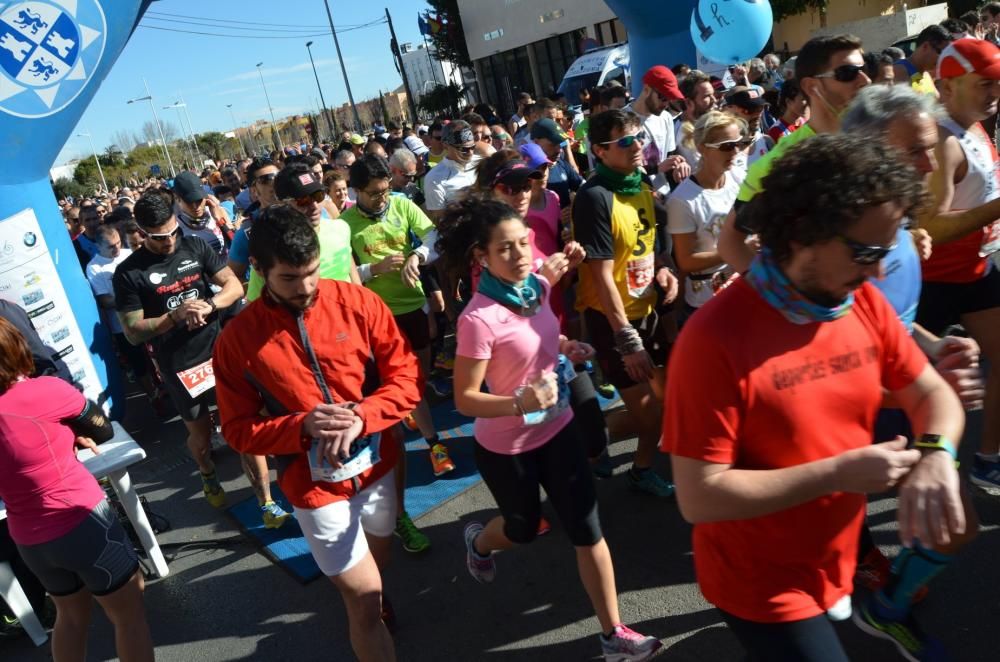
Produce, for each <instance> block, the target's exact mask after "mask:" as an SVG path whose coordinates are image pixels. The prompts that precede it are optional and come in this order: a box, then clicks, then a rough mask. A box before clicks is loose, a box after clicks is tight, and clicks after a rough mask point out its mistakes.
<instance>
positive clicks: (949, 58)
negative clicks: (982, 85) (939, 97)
mask: <svg viewBox="0 0 1000 662" xmlns="http://www.w3.org/2000/svg"><path fill="white" fill-rule="evenodd" d="M965 74H979V75H980V76H982V77H983V78H989V79H990V80H1000V48H997V47H996V46H995V45H994V44H993V43H991V42H989V41H986V40H985V39H972V38H966V39H958V40H956V41H953V42H951V43H950V44H948V46H947V48H945V49H944V50H943V51H941V55H940V57H938V65H937V78H938V79H939V80H940V79H942V78H958V77H959V76H964V75H965Z"/></svg>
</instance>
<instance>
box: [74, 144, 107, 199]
mask: <svg viewBox="0 0 1000 662" xmlns="http://www.w3.org/2000/svg"><path fill="white" fill-rule="evenodd" d="M76 135H78V136H86V137H87V139H88V140H89V141H90V151H91V152H93V153H94V163H96V164H97V174H99V175H100V176H101V184H103V185H104V190H105V191H109V190H110V189H108V182H107V180H106V179H104V170H102V169H101V160H100V159H99V158H97V150H96V149H94V137H93V136H91V135H90V132H89V131H88V132H86V133H78V134H76Z"/></svg>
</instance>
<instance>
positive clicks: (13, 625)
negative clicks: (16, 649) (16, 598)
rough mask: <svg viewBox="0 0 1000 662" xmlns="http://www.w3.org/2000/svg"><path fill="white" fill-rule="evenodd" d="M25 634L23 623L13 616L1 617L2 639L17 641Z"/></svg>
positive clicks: (0, 633) (0, 636) (0, 637)
mask: <svg viewBox="0 0 1000 662" xmlns="http://www.w3.org/2000/svg"><path fill="white" fill-rule="evenodd" d="M22 634H24V628H22V627H21V621H19V620H18V619H16V618H15V617H13V616H8V615H7V614H4V615H3V616H0V639H16V638H17V637H20V636H21V635H22Z"/></svg>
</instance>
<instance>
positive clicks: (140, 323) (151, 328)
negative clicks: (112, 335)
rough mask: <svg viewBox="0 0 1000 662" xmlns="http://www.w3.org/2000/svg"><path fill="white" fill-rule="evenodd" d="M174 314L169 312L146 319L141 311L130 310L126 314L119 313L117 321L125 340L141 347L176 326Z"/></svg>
mask: <svg viewBox="0 0 1000 662" xmlns="http://www.w3.org/2000/svg"><path fill="white" fill-rule="evenodd" d="M176 312H177V311H171V312H169V313H165V314H163V315H160V316H159V317H151V318H146V317H144V316H143V313H142V311H141V310H130V311H128V312H126V313H123V312H120V311H119V312H118V319H119V321H121V323H122V331H124V332H125V339H126V340H128V341H129V342H130V343H132V344H133V345H141V344H143V343H144V342H146V341H148V340H150V339H151V338H155V337H156V336H159V335H163V334H164V333H166V332H167V331H169V330H170V329H172V328H174V327H175V326H177V322H176V321H175V320H174V317H173V313H176Z"/></svg>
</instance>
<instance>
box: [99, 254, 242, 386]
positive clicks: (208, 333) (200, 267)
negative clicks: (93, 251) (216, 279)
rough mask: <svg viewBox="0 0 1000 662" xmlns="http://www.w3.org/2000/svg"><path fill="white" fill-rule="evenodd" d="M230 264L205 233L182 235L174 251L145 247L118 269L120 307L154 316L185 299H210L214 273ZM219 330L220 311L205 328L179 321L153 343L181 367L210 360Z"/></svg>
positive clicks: (167, 362) (166, 363)
mask: <svg viewBox="0 0 1000 662" xmlns="http://www.w3.org/2000/svg"><path fill="white" fill-rule="evenodd" d="M225 266H226V263H225V262H223V260H222V257H221V256H220V255H219V254H218V253H216V252H215V251H213V250H212V249H211V248H210V247H209V245H208V244H207V243H205V242H204V241H203V240H202V239H200V238H199V237H192V236H184V237H181V239H180V240H179V241H178V242H177V250H175V251H174V252H173V253H172V254H170V255H157V254H155V253H153V252H151V251H148V250H146V249H145V248H140V249H139V250H137V251H135V252H134V253H132V255H130V256H128V257H127V258H125V261H124V262H122V263H121V264H120V265H118V268H117V269H116V270H115V275H114V279H113V281H112V282H113V284H114V289H115V308H116V309H117V310H118V311H119V312H121V313H127V312H131V311H134V310H141V311H142V313H143V316H144V317H147V318H153V317H159V316H160V315H163V314H165V313H167V312H168V311H171V310H173V309H174V308H177V307H179V306H180V305H181V303H183V302H184V301H188V300H191V299H209V298H210V297H211V296H212V290H211V288H210V287H209V284H210V282H211V279H212V277H213V276H215V274H217V273H219V272H220V271H221V270H222V269H224V268H225ZM218 335H219V315H218V313H215V314H213V315H212V317H211V318H210V319H209V323H208V324H206V325H205V326H203V327H201V328H198V329H187V328H177V327H174V328H172V329H170V330H169V331H167V332H166V333H164V334H163V335H160V336H156V337H155V338H153V339H152V340H150V343H151V344H152V345H153V349H154V350H155V351H156V360H157V361H158V362H159V363H160V366H161V368H163V369H164V370H170V371H173V372H177V371H180V370H185V369H187V368H191V367H194V366H196V365H199V364H201V363H203V362H205V361H207V360H208V359H209V358H210V357H211V356H212V348H213V346H214V345H215V338H216V337H217V336H218Z"/></svg>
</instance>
